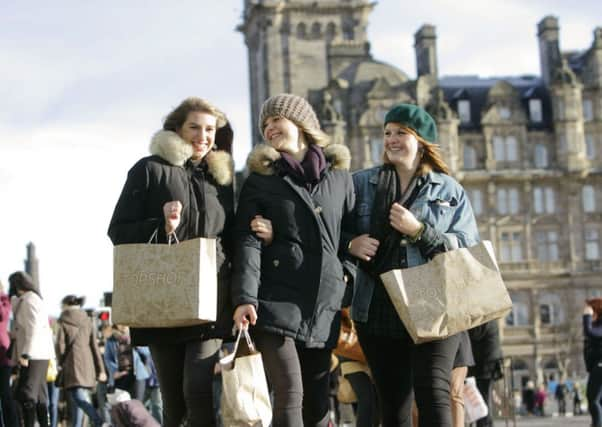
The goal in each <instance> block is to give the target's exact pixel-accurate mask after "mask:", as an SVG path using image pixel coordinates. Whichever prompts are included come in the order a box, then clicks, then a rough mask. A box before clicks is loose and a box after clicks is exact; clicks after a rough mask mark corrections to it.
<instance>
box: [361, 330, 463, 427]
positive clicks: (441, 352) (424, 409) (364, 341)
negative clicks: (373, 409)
mask: <svg viewBox="0 0 602 427" xmlns="http://www.w3.org/2000/svg"><path fill="white" fill-rule="evenodd" d="M358 338H359V341H360V344H361V346H362V349H363V350H364V353H365V355H366V359H367V360H368V365H369V366H370V370H371V371H372V377H373V379H374V382H375V385H376V390H377V393H378V400H379V403H380V409H381V423H382V426H383V427H410V426H411V425H412V419H411V414H412V401H413V399H414V398H415V399H416V406H417V407H418V414H419V425H420V427H451V425H452V420H451V400H450V378H451V371H452V368H453V364H454V359H455V356H456V353H457V351H458V346H459V341H460V338H459V336H458V335H454V336H452V337H449V338H446V339H444V340H438V341H432V342H429V343H425V344H420V345H414V344H413V343H412V341H411V339H410V338H409V337H408V336H404V337H401V338H390V337H381V336H374V335H368V334H366V333H364V331H363V330H362V328H361V326H360V325H358ZM412 388H413V390H414V393H413V394H412Z"/></svg>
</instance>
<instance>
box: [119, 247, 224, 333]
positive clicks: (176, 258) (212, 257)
mask: <svg viewBox="0 0 602 427" xmlns="http://www.w3.org/2000/svg"><path fill="white" fill-rule="evenodd" d="M216 316H217V272H216V248H215V239H206V238H197V239H191V240H186V241H183V242H181V243H178V244H171V245H170V244H125V245H117V246H115V248H114V249H113V306H112V318H113V322H114V323H118V324H123V325H128V326H133V327H147V328H163V327H165V328H167V327H176V326H191V325H198V324H202V323H206V322H210V321H215V320H216Z"/></svg>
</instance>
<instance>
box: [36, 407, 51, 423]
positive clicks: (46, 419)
mask: <svg viewBox="0 0 602 427" xmlns="http://www.w3.org/2000/svg"><path fill="white" fill-rule="evenodd" d="M36 410H37V415H38V423H40V427H50V416H49V414H48V405H46V404H44V403H38V404H37V406H36Z"/></svg>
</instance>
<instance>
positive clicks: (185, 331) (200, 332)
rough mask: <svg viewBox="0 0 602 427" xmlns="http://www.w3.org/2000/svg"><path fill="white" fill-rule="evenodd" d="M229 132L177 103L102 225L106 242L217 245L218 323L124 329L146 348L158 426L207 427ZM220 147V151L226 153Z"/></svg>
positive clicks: (199, 107)
mask: <svg viewBox="0 0 602 427" xmlns="http://www.w3.org/2000/svg"><path fill="white" fill-rule="evenodd" d="M231 142H232V131H231V129H230V128H229V126H228V124H227V121H226V118H225V116H224V114H223V113H221V112H220V111H219V110H218V109H217V108H215V107H214V106H213V105H211V104H210V103H209V102H207V101H205V100H202V99H200V98H188V99H186V100H184V101H183V102H182V103H181V104H180V105H179V106H178V107H177V108H176V109H175V110H173V111H172V112H171V113H170V114H169V115H168V116H167V118H166V119H165V123H164V124H163V130H161V131H159V132H157V133H156V134H155V136H154V137H153V139H152V143H151V147H150V150H151V153H152V155H151V156H149V157H145V158H143V159H141V160H140V161H138V162H137V163H136V164H135V165H134V166H133V167H132V169H131V170H130V171H129V173H128V178H127V181H126V183H125V185H124V187H123V190H122V193H121V196H120V197H119V201H118V202H117V206H116V207H115V211H114V213H113V218H112V219H111V224H110V226H109V237H110V238H111V240H112V241H113V244H115V245H117V244H123V243H146V242H148V241H149V239H150V237H151V235H152V234H153V233H154V231H155V230H158V240H159V242H166V241H167V239H168V236H169V235H170V234H175V235H176V236H177V238H178V239H179V240H180V241H183V240H188V239H192V238H196V237H212V238H216V239H217V270H218V287H219V289H218V319H217V322H215V323H210V324H204V325H200V326H192V327H178V328H160V329H145V328H132V329H131V337H132V344H134V345H148V346H149V347H150V350H151V354H152V357H153V360H154V362H155V365H156V368H157V373H158V377H159V383H160V388H161V394H162V396H163V407H164V425H165V426H167V427H176V426H180V424H181V423H182V422H183V421H184V419H185V418H186V419H187V422H188V424H187V425H190V426H195V427H196V426H213V425H214V417H213V394H212V381H213V368H214V365H215V363H216V361H217V357H218V351H219V349H220V346H221V339H220V338H221V337H222V336H223V335H224V334H225V333H227V331H229V330H230V329H231V325H232V323H231V310H230V309H229V296H228V293H227V291H228V289H229V283H228V282H229V277H230V271H229V270H230V267H229V265H230V258H231V256H230V246H231V238H230V232H229V231H230V228H231V227H230V222H231V220H232V219H233V215H234V206H233V205H234V200H233V191H232V178H233V163H232V159H231V157H230V155H229V154H228V153H227V152H226V151H223V150H222V149H220V148H222V147H224V146H228V147H227V148H229V145H230V144H231ZM227 148H226V149H227Z"/></svg>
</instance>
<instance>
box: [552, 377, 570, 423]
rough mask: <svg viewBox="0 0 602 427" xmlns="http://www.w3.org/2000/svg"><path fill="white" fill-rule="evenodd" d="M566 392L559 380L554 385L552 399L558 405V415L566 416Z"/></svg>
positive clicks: (566, 389)
mask: <svg viewBox="0 0 602 427" xmlns="http://www.w3.org/2000/svg"><path fill="white" fill-rule="evenodd" d="M568 392H569V390H568V388H567V386H566V384H565V383H564V380H563V379H562V378H561V379H560V381H559V382H558V384H557V385H556V390H554V397H555V398H556V402H557V403H558V415H566V395H567V394H568Z"/></svg>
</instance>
